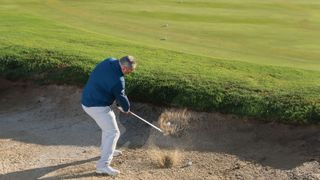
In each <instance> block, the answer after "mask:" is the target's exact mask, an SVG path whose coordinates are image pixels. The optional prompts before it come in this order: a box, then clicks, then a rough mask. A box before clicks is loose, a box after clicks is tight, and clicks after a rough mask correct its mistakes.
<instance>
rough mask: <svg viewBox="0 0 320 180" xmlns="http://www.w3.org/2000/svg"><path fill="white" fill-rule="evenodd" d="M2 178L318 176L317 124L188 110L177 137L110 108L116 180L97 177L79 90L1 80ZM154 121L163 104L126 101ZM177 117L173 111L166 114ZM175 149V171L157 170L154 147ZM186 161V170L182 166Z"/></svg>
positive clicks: (94, 135)
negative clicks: (117, 153) (117, 133)
mask: <svg viewBox="0 0 320 180" xmlns="http://www.w3.org/2000/svg"><path fill="white" fill-rule="evenodd" d="M0 85H1V86H0V102H1V105H0V179H1V180H3V179H320V126H319V125H311V126H289V125H282V124H277V123H262V122H257V121H254V120H247V119H246V118H238V117H235V116H232V115H221V114H216V113H199V112H191V111H188V113H191V114H192V116H193V119H192V121H190V122H189V126H188V127H189V128H188V129H187V130H185V132H184V133H183V134H182V135H181V136H179V137H173V136H163V135H161V134H160V133H158V132H157V131H155V130H153V129H151V128H150V127H149V126H148V125H146V124H144V123H142V122H141V121H139V120H138V119H136V118H134V117H132V116H129V115H124V114H120V113H119V112H117V111H116V114H117V118H118V120H119V121H118V124H119V127H120V130H121V137H120V140H119V142H118V148H119V149H121V150H123V151H124V155H123V156H121V157H117V158H114V160H113V164H112V165H113V166H114V167H115V168H117V169H119V170H120V171H121V174H120V175H119V176H117V177H109V176H97V175H95V173H94V170H95V161H96V160H97V158H98V156H99V145H100V131H99V128H98V126H97V125H96V124H95V122H94V121H93V120H92V119H90V118H89V117H88V116H87V115H86V114H85V113H84V112H83V111H82V109H81V107H80V100H79V99H80V95H81V89H79V88H76V87H67V86H37V85H32V84H25V83H21V82H20V83H11V82H8V81H5V80H3V79H1V80H0ZM132 111H133V112H135V113H137V114H139V115H141V116H142V117H144V118H146V119H148V120H150V121H153V123H154V124H155V125H159V124H158V122H157V121H158V119H159V117H160V116H161V114H162V113H164V112H165V109H164V108H163V107H155V106H152V105H148V104H141V103H136V102H133V103H132ZM168 111H171V112H172V113H175V111H176V110H175V109H169V110H168ZM155 147H157V148H159V151H164V152H165V151H174V150H176V151H178V152H179V154H180V155H181V157H182V159H181V162H180V163H179V164H177V166H176V167H173V168H169V169H168V168H160V167H158V166H157V165H156V164H155V161H154V160H153V159H152V158H151V156H150V153H149V152H151V149H152V148H155ZM189 161H191V162H192V165H191V166H186V164H187V162H189Z"/></svg>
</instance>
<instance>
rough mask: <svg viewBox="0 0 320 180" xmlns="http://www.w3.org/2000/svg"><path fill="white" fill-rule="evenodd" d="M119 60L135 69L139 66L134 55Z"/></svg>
mask: <svg viewBox="0 0 320 180" xmlns="http://www.w3.org/2000/svg"><path fill="white" fill-rule="evenodd" d="M119 61H120V64H121V65H122V66H126V67H127V68H130V69H135V68H136V66H137V63H136V60H135V59H134V57H133V56H124V57H122V58H121V59H120V60H119Z"/></svg>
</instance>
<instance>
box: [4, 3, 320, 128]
mask: <svg viewBox="0 0 320 180" xmlns="http://www.w3.org/2000/svg"><path fill="white" fill-rule="evenodd" d="M319 7H320V3H318V2H317V1H306V2H304V1H297V0H294V1H290V2H278V1H268V2H262V1H258V0H256V1H248V2H247V1H246V2H244V1H241V2H240V1H232V0H231V1H181V2H180V1H169V0H166V1H126V0H122V1H103V0H91V1H88V2H86V1H82V0H72V1H71V0H64V1H58V0H47V1H44V0H43V1H40V0H37V1H36V0H24V1H22V0H20V1H19V0H0V25H1V26H0V34H1V36H0V63H1V64H0V74H1V75H2V76H5V77H7V78H10V79H33V80H37V81H38V82H41V83H59V84H64V83H68V84H76V85H80V86H82V85H83V84H84V83H85V82H86V80H87V78H88V74H89V73H90V71H91V69H92V68H93V67H94V65H95V64H96V63H97V62H99V61H100V60H102V59H104V58H107V57H110V56H113V57H121V56H123V55H126V54H132V55H134V56H135V57H137V58H138V60H139V65H138V69H137V71H136V72H135V73H133V74H132V75H130V76H128V77H127V92H128V94H129V97H130V98H131V99H135V100H139V101H143V102H151V103H156V104H162V105H173V106H179V107H188V108H192V109H196V110H202V111H219V112H223V113H234V114H238V115H244V116H250V117H256V118H259V119H263V120H278V121H281V122H286V123H311V122H320V94H319V92H320V60H319V57H320V43H319V42H318V40H319V39H320V34H319V33H318V32H319V30H320V25H319V21H320V19H319V18H320V12H319V11H318V8H319ZM166 24H168V25H167V26H164V25H166ZM163 38H166V40H161V39H163Z"/></svg>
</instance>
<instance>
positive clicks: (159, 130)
mask: <svg viewBox="0 0 320 180" xmlns="http://www.w3.org/2000/svg"><path fill="white" fill-rule="evenodd" d="M130 114H132V115H134V116H135V117H137V118H138V119H140V120H141V121H143V122H145V123H147V124H149V125H150V126H151V127H153V128H155V129H156V130H158V131H160V132H162V133H163V131H162V130H161V129H160V128H158V127H157V126H155V125H153V124H151V123H149V122H148V121H146V120H145V119H143V118H142V117H140V116H138V115H136V114H135V113H133V112H131V111H130Z"/></svg>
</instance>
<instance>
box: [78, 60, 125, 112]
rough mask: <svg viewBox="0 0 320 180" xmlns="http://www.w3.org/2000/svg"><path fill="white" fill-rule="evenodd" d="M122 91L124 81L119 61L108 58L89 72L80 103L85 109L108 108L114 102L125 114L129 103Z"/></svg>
mask: <svg viewBox="0 0 320 180" xmlns="http://www.w3.org/2000/svg"><path fill="white" fill-rule="evenodd" d="M124 89H125V81H124V77H123V73H122V71H121V66H120V63H119V61H118V60H117V59H114V58H108V59H106V60H104V61H102V62H101V63H99V64H98V65H97V66H96V67H95V68H94V70H93V71H92V72H91V74H90V77H89V80H88V82H87V84H86V86H85V87H84V90H83V92H82V100H81V103H82V104H83V105H84V106H87V107H94V106H110V105H111V104H112V103H113V102H114V100H116V101H117V104H119V105H120V106H121V107H122V109H123V110H124V111H125V112H127V111H128V110H129V108H130V103H129V100H128V98H127V96H126V94H125V91H124Z"/></svg>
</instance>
